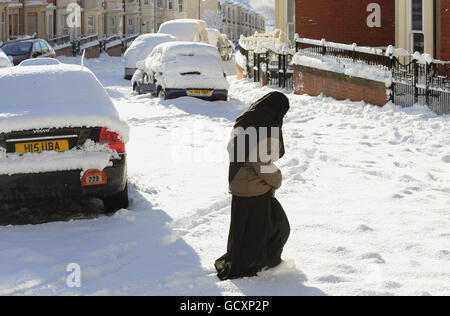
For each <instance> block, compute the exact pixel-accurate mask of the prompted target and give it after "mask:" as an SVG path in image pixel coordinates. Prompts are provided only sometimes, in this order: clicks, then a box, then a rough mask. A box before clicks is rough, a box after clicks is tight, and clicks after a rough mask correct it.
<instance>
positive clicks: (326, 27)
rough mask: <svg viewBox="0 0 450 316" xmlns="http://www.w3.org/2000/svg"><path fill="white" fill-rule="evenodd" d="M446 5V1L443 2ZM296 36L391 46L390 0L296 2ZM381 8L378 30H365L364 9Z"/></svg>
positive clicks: (392, 4) (392, 7)
mask: <svg viewBox="0 0 450 316" xmlns="http://www.w3.org/2000/svg"><path fill="white" fill-rule="evenodd" d="M445 1H448V0H445ZM295 2H296V3H295V6H296V7H295V10H296V11H295V19H296V33H298V34H299V35H300V37H304V38H312V39H322V38H325V39H327V40H328V41H331V42H338V43H346V44H352V43H356V44H358V45H360V46H387V45H391V44H392V45H395V1H394V0H357V1H355V0H328V1H321V0H296V1H295ZM370 3H378V4H379V5H380V6H381V27H380V28H370V27H368V26H367V17H368V16H369V15H370V12H367V6H368V5H369V4H370Z"/></svg>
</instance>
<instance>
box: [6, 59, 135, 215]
mask: <svg viewBox="0 0 450 316" xmlns="http://www.w3.org/2000/svg"><path fill="white" fill-rule="evenodd" d="M55 61H56V60H53V64H49V63H47V64H46V65H38V64H39V63H38V62H36V64H35V65H31V64H28V65H27V66H26V65H22V66H19V67H14V68H8V69H0V95H1V102H0V202H2V203H6V202H18V201H20V202H24V201H25V202H26V201H32V200H47V199H60V198H65V197H96V198H100V199H102V200H103V202H104V206H105V210H106V211H115V210H118V209H121V208H126V207H127V206H128V192H127V162H126V152H125V143H126V141H127V140H128V137H129V127H128V125H127V124H126V123H125V122H124V121H122V120H120V118H119V115H118V113H117V111H116V109H115V107H114V105H113V103H112V101H111V99H110V97H109V96H108V94H107V93H106V91H105V89H104V88H103V86H102V85H101V84H100V82H99V81H98V80H97V78H96V77H95V76H94V74H93V73H92V72H91V71H89V70H87V69H86V68H84V69H83V68H82V67H80V66H75V65H64V64H60V63H59V62H58V63H55ZM23 91H26V93H23Z"/></svg>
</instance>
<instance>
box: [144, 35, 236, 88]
mask: <svg viewBox="0 0 450 316" xmlns="http://www.w3.org/2000/svg"><path fill="white" fill-rule="evenodd" d="M145 66H146V69H147V71H149V72H152V73H154V74H156V76H157V80H158V81H159V83H160V84H161V85H162V86H163V87H165V88H180V89H185V88H210V89H223V90H228V88H229V83H228V81H227V79H226V78H225V76H224V70H223V64H222V58H221V56H220V53H219V51H218V50H217V48H216V47H214V46H212V45H209V44H204V43H193V42H169V43H163V44H160V45H158V46H157V47H155V49H153V51H152V53H151V54H150V55H149V57H148V58H147V60H146V62H145Z"/></svg>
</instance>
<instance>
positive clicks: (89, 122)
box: [0, 64, 129, 142]
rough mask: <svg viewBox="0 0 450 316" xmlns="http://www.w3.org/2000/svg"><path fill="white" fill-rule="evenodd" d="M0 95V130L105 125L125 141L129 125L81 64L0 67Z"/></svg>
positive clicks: (95, 79) (5, 131)
mask: <svg viewBox="0 0 450 316" xmlns="http://www.w3.org/2000/svg"><path fill="white" fill-rule="evenodd" d="M23 91H26V93H23ZM0 95H1V101H2V102H1V104H0V133H7V132H12V131H20V130H29V129H30V128H36V129H38V128H52V127H56V128H64V127H80V126H86V127H107V128H108V129H109V130H111V131H113V132H116V133H118V134H119V135H120V136H121V138H122V140H123V141H125V142H126V141H128V137H129V127H128V125H127V124H126V123H125V122H123V121H121V120H120V118H119V114H118V113H117V111H116V109H115V107H114V105H113V103H112V102H111V99H110V98H109V96H108V95H107V94H106V91H105V89H104V88H103V86H102V85H101V84H100V82H99V81H98V80H97V78H96V77H95V76H94V74H93V73H92V72H91V71H90V70H88V69H86V68H83V69H82V68H81V66H72V65H64V64H61V65H47V66H28V67H14V68H12V69H11V70H10V69H8V70H0Z"/></svg>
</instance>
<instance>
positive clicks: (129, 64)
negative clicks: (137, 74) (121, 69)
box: [124, 33, 177, 68]
mask: <svg viewBox="0 0 450 316" xmlns="http://www.w3.org/2000/svg"><path fill="white" fill-rule="evenodd" d="M176 40H177V39H176V38H175V37H174V36H172V35H169V34H162V33H158V34H143V35H141V36H139V37H138V38H136V39H135V40H134V41H133V43H132V44H131V46H130V47H129V48H128V49H127V51H126V52H125V55H124V57H125V67H126V68H136V63H137V62H138V61H140V60H145V59H146V58H147V56H148V55H149V54H150V53H151V52H152V50H153V48H155V47H156V46H158V45H159V44H161V43H164V42H172V41H176Z"/></svg>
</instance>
